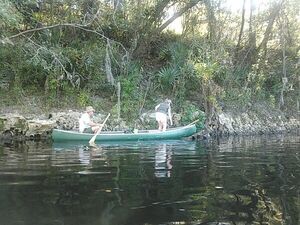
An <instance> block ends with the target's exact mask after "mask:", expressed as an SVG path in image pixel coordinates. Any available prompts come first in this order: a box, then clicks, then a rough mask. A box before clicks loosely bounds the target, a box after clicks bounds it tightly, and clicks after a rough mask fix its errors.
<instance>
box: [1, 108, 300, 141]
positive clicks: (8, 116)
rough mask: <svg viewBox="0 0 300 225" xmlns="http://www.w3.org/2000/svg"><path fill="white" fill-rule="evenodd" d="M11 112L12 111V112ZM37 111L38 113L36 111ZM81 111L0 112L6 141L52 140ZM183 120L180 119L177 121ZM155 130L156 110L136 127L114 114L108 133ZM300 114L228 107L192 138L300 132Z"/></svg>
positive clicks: (72, 127)
mask: <svg viewBox="0 0 300 225" xmlns="http://www.w3.org/2000/svg"><path fill="white" fill-rule="evenodd" d="M9 110H10V111H9ZM33 111H34V112H33ZM80 114H81V112H80V111H79V110H77V109H72V110H71V109H64V110H59V109H55V110H43V109H42V108H36V109H33V108H31V111H27V112H26V111H22V110H20V109H17V108H13V107H11V108H10V109H8V108H6V109H5V110H2V111H1V112H0V134H1V138H2V139H3V138H4V139H7V138H10V139H17V140H24V139H49V138H50V137H51V132H52V129H53V128H59V129H64V130H76V129H78V118H79V117H80ZM105 117H106V114H105V113H100V114H96V115H95V118H94V120H95V121H97V122H101V121H103V119H104V118H105ZM176 118H179V119H176ZM180 118H181V115H180V114H176V113H175V114H174V126H180V125H185V124H182V122H181V121H180ZM133 127H134V128H138V129H155V127H156V122H155V117H154V112H153V111H148V112H147V113H144V114H143V117H141V118H139V119H138V120H137V121H135V122H134V124H128V123H126V121H125V120H122V119H117V118H116V117H114V115H112V116H111V117H110V120H109V121H108V122H107V124H106V126H105V128H104V129H105V130H124V131H126V130H131V129H132V128H133ZM299 130H300V119H299V113H295V112H294V113H292V112H289V113H286V112H282V111H280V110H278V109H275V108H272V107H270V106H267V105H264V104H254V105H248V106H247V108H242V109H241V108H234V107H231V108H227V109H224V110H222V111H221V110H220V111H219V112H218V113H216V114H215V116H214V118H213V119H212V120H211V122H210V123H206V126H205V128H204V129H202V130H200V131H198V133H196V134H194V135H193V136H192V137H191V138H192V139H197V140H203V139H213V138H215V137H222V136H245V135H263V134H278V133H291V132H293V133H294V132H299Z"/></svg>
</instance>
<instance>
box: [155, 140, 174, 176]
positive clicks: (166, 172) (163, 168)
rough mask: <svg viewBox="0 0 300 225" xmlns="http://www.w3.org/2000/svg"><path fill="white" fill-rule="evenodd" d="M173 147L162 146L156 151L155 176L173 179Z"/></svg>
mask: <svg viewBox="0 0 300 225" xmlns="http://www.w3.org/2000/svg"><path fill="white" fill-rule="evenodd" d="M171 160H172V146H168V147H167V144H166V143H164V144H160V145H158V148H157V149H156V150H155V173H154V174H155V176H156V177H171V170H172V167H173V166H172V161H171Z"/></svg>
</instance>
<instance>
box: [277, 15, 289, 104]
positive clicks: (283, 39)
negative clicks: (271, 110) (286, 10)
mask: <svg viewBox="0 0 300 225" xmlns="http://www.w3.org/2000/svg"><path fill="white" fill-rule="evenodd" d="M281 27H282V29H281V30H282V31H281V46H282V79H281V80H282V87H281V90H280V98H279V107H280V108H281V109H283V108H284V105H285V102H284V92H285V90H286V87H287V84H288V78H287V72H286V58H287V56H286V20H285V16H284V15H283V22H282V26H281Z"/></svg>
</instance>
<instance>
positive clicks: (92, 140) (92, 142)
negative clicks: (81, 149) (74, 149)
mask: <svg viewBox="0 0 300 225" xmlns="http://www.w3.org/2000/svg"><path fill="white" fill-rule="evenodd" d="M109 116H110V113H108V115H107V117H106V118H105V120H104V122H103V124H102V125H101V127H100V128H99V130H98V131H97V132H96V133H95V135H94V136H93V137H92V138H91V140H90V141H89V144H90V145H93V144H95V140H96V137H97V135H98V134H99V133H100V132H101V130H102V128H103V127H104V124H105V123H106V121H107V119H108V117H109Z"/></svg>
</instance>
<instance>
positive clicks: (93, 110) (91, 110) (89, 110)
mask: <svg viewBox="0 0 300 225" xmlns="http://www.w3.org/2000/svg"><path fill="white" fill-rule="evenodd" d="M85 111H86V112H95V109H94V108H93V107H92V106H87V107H86V108H85Z"/></svg>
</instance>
